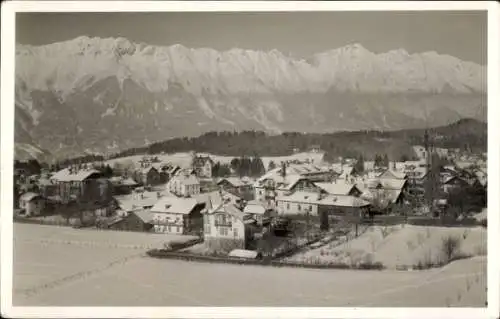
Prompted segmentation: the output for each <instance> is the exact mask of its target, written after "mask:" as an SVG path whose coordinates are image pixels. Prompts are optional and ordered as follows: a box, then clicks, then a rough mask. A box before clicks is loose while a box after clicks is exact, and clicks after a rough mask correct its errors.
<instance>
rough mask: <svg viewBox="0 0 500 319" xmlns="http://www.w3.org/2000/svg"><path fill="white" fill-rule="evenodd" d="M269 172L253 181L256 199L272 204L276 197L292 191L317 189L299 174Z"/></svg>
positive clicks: (314, 190)
mask: <svg viewBox="0 0 500 319" xmlns="http://www.w3.org/2000/svg"><path fill="white" fill-rule="evenodd" d="M270 173H273V172H272V171H271V172H270ZM270 173H268V174H266V175H264V176H262V177H261V178H259V179H258V180H257V181H256V182H255V183H254V185H253V186H254V190H255V200H256V201H259V202H262V203H267V204H272V203H273V202H274V201H275V200H276V198H277V197H279V196H283V195H285V194H288V193H291V192H294V191H311V192H316V191H317V190H318V186H316V185H315V184H314V183H313V182H312V181H311V180H309V179H308V178H306V177H303V176H301V175H286V176H280V175H276V174H270Z"/></svg>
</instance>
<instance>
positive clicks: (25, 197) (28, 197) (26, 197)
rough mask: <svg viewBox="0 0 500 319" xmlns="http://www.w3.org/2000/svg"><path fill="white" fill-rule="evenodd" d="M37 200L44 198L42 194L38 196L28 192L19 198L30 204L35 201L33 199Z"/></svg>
mask: <svg viewBox="0 0 500 319" xmlns="http://www.w3.org/2000/svg"><path fill="white" fill-rule="evenodd" d="M36 198H42V196H41V195H40V194H37V193H33V192H27V193H24V194H22V195H21V196H20V197H19V199H21V200H24V201H28V202H29V201H31V200H33V199H36Z"/></svg>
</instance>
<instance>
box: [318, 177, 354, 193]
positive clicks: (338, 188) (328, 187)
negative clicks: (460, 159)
mask: <svg viewBox="0 0 500 319" xmlns="http://www.w3.org/2000/svg"><path fill="white" fill-rule="evenodd" d="M314 184H315V185H316V186H318V187H319V188H321V189H322V190H324V191H325V192H327V193H328V194H332V195H348V194H349V193H350V192H351V191H352V189H353V188H357V187H356V185H353V184H349V183H346V182H345V181H343V180H338V181H336V182H334V183H314Z"/></svg>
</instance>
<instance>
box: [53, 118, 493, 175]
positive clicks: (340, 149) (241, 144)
mask: <svg viewBox="0 0 500 319" xmlns="http://www.w3.org/2000/svg"><path fill="white" fill-rule="evenodd" d="M429 133H430V134H431V136H433V137H435V138H434V139H433V144H434V146H435V147H442V148H459V149H461V150H469V151H471V152H474V153H482V152H486V145H487V127H486V124H485V123H482V122H479V121H475V120H468V119H464V120H460V121H458V122H456V123H453V124H450V125H447V126H442V127H437V128H431V129H429ZM423 135H424V129H408V130H400V131H376V130H371V131H368V130H364V131H354V132H336V133H324V134H317V133H299V132H285V133H282V134H274V135H273V134H268V133H265V132H262V131H253V130H252V131H241V132H236V131H232V132H230V131H223V132H215V131H212V132H207V133H205V134H203V135H201V136H198V137H190V138H188V137H180V138H173V139H169V140H166V141H161V142H157V143H153V144H151V145H149V146H143V147H137V148H131V149H128V150H124V151H122V152H119V153H116V154H113V155H110V157H109V158H118V157H125V156H132V155H142V154H161V153H176V152H191V151H195V152H205V153H213V154H218V155H225V156H239V157H241V154H245V155H250V154H254V153H258V154H260V155H262V156H288V155H291V154H293V153H294V152H295V151H297V150H299V151H301V152H304V151H308V150H309V148H310V146H311V145H318V146H320V148H321V150H322V151H323V152H324V153H325V160H327V161H331V162H333V161H336V159H337V158H338V157H347V158H358V157H359V156H363V158H364V159H366V160H375V157H376V156H377V155H378V154H381V153H386V154H387V156H388V157H389V158H390V159H398V160H402V159H412V158H414V156H415V154H414V152H413V149H412V147H411V146H412V145H422V144H423V142H424V141H423ZM103 160H105V158H104V157H103V156H102V155H85V156H81V157H78V158H73V159H67V160H64V161H60V162H59V163H58V164H59V165H61V166H66V165H69V164H76V163H78V162H90V161H103Z"/></svg>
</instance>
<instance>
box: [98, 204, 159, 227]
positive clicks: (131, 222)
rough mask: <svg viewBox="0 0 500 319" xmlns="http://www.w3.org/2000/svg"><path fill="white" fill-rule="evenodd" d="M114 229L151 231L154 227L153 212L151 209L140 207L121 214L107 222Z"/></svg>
mask: <svg viewBox="0 0 500 319" xmlns="http://www.w3.org/2000/svg"><path fill="white" fill-rule="evenodd" d="M107 228H109V229H113V230H124V231H137V232H150V231H151V230H152V229H153V214H152V213H151V212H150V210H149V209H140V210H136V211H133V212H131V213H130V214H127V215H126V216H120V217H118V218H115V219H113V220H111V221H110V222H108V223H107Z"/></svg>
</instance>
